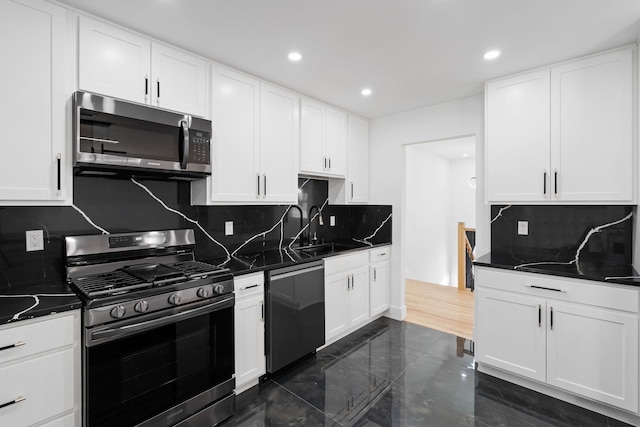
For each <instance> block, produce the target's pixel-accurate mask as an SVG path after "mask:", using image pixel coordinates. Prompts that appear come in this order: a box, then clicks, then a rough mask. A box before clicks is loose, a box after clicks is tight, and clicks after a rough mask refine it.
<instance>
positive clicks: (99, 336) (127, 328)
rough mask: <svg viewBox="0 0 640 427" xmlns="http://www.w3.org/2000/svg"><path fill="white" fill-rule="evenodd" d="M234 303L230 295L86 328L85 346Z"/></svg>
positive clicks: (231, 305)
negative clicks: (174, 310) (170, 311)
mask: <svg viewBox="0 0 640 427" xmlns="http://www.w3.org/2000/svg"><path fill="white" fill-rule="evenodd" d="M234 304H235V298H234V296H233V295H231V296H230V297H228V298H225V299H224V300H221V301H216V302H214V303H210V304H207V305H204V306H200V307H196V308H192V309H190V310H184V311H180V312H178V313H174V314H169V315H166V314H162V313H161V312H160V313H154V314H155V317H154V318H153V319H150V320H143V321H141V322H135V323H131V324H127V325H123V326H116V325H114V326H112V325H107V326H106V327H105V329H100V330H95V331H94V330H88V331H87V336H86V338H87V339H86V341H85V342H86V346H87V347H92V346H95V345H98V344H102V343H105V342H109V341H113V340H116V339H120V338H125V337H127V336H130V335H134V334H137V333H139V332H142V331H146V330H149V329H153V328H157V327H160V326H166V325H169V324H171V323H175V322H179V321H181V320H186V319H190V318H192V317H196V316H200V315H201V314H204V313H207V312H214V311H217V310H221V309H223V308H227V307H233V306H234Z"/></svg>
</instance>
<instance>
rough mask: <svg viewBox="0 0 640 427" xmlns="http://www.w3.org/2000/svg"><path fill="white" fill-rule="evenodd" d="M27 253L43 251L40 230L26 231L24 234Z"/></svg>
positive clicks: (42, 238)
mask: <svg viewBox="0 0 640 427" xmlns="http://www.w3.org/2000/svg"><path fill="white" fill-rule="evenodd" d="M25 240H26V242H27V252H31V251H43V250H44V235H43V234H42V230H27V231H26V232H25Z"/></svg>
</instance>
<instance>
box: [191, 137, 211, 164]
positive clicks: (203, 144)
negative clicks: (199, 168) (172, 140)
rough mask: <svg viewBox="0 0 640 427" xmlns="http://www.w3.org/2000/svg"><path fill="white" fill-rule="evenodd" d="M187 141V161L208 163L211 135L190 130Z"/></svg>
mask: <svg viewBox="0 0 640 427" xmlns="http://www.w3.org/2000/svg"><path fill="white" fill-rule="evenodd" d="M189 139H190V141H189V151H190V153H189V162H190V163H202V164H209V159H210V149H211V148H210V147H211V144H210V143H211V136H210V134H209V133H208V132H201V131H193V130H192V131H191V133H190V138H189Z"/></svg>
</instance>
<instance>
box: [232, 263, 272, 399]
mask: <svg viewBox="0 0 640 427" xmlns="http://www.w3.org/2000/svg"><path fill="white" fill-rule="evenodd" d="M234 288H235V293H236V305H235V368H236V393H241V392H242V391H244V390H246V389H248V388H250V387H252V386H253V385H255V384H257V383H258V380H259V378H260V377H261V376H262V375H264V374H265V373H266V358H265V354H264V274H263V273H262V272H261V273H255V274H247V275H245V276H239V277H237V278H235V281H234Z"/></svg>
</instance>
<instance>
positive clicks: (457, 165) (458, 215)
mask: <svg viewBox="0 0 640 427" xmlns="http://www.w3.org/2000/svg"><path fill="white" fill-rule="evenodd" d="M449 173H450V178H449V189H450V192H451V197H450V199H449V200H450V203H451V205H450V208H449V211H450V215H451V217H450V218H449V219H448V221H447V231H448V232H449V251H450V257H449V259H450V260H449V271H450V277H451V281H450V283H449V284H450V285H451V286H458V227H457V225H458V222H464V224H465V226H466V227H467V228H475V226H476V190H475V189H474V188H473V187H471V186H470V185H469V178H471V177H472V176H476V160H475V159H468V160H454V161H451V162H450V163H449Z"/></svg>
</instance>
